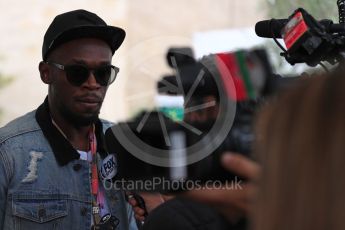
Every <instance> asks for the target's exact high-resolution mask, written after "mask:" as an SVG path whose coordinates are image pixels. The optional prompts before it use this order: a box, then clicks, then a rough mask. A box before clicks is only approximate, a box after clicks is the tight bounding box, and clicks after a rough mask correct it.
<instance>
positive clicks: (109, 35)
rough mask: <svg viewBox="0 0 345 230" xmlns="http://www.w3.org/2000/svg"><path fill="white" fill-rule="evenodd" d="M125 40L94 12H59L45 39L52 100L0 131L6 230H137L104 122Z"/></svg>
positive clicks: (1, 220) (1, 217)
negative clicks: (117, 180)
mask: <svg viewBox="0 0 345 230" xmlns="http://www.w3.org/2000/svg"><path fill="white" fill-rule="evenodd" d="M124 38H125V31H124V30H123V29H121V28H117V27H113V26H108V25H107V24H106V23H105V22H104V21H103V20H102V19H101V18H99V17H98V16H97V15H96V14H93V13H91V12H88V11H85V10H76V11H71V12H67V13H64V14H60V15H58V16H57V17H55V19H54V21H53V22H52V23H51V25H50V26H49V28H48V30H47V32H46V34H45V36H44V41H43V48H42V58H43V61H41V62H40V64H39V71H40V76H41V79H42V81H43V82H44V83H45V84H47V85H48V96H47V97H46V99H45V101H44V102H43V104H42V105H40V106H39V107H38V109H37V110H35V111H32V112H30V113H28V114H26V115H24V116H22V117H20V118H17V119H15V120H14V121H12V122H10V123H9V124H7V125H6V126H5V127H3V128H1V129H0V174H1V175H2V176H1V177H0V197H1V199H0V229H35V230H36V229H90V228H91V229H115V228H116V229H136V224H135V221H134V218H133V212H132V209H131V207H130V206H129V205H128V204H127V202H126V201H125V199H124V192H123V191H121V190H117V189H116V188H115V187H114V186H112V179H113V177H114V176H115V174H116V170H117V163H116V159H115V157H114V155H113V154H112V153H109V152H107V150H106V147H105V145H104V141H103V133H104V131H105V129H106V128H108V127H109V126H110V125H111V124H110V123H109V122H106V121H103V120H100V119H99V118H98V115H99V111H100V108H101V105H102V102H103V99H104V97H105V94H106V91H107V88H108V86H109V85H110V84H111V83H112V82H113V81H114V80H115V78H116V75H117V73H118V72H119V69H118V68H117V67H115V66H113V65H112V64H111V60H112V56H113V54H114V53H115V51H116V50H117V49H118V48H119V47H120V45H121V44H122V42H123V40H124Z"/></svg>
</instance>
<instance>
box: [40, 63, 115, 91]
mask: <svg viewBox="0 0 345 230" xmlns="http://www.w3.org/2000/svg"><path fill="white" fill-rule="evenodd" d="M45 63H46V64H48V65H52V66H54V67H56V68H58V69H61V70H63V71H65V73H66V78H67V80H68V82H69V83H71V84H72V85H74V86H80V85H81V84H83V83H84V82H85V81H87V79H88V78H89V76H90V73H91V72H92V74H93V75H94V76H95V78H96V81H97V83H98V84H100V85H101V86H108V85H110V84H111V83H113V82H114V81H115V78H116V75H117V74H118V73H119V71H120V69H119V68H118V67H116V66H113V65H105V66H100V67H97V68H94V69H91V68H88V67H86V66H84V65H78V64H73V65H61V64H58V63H54V62H45Z"/></svg>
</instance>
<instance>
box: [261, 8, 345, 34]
mask: <svg viewBox="0 0 345 230" xmlns="http://www.w3.org/2000/svg"><path fill="white" fill-rule="evenodd" d="M344 14H345V13H344ZM288 22H289V20H288V19H271V20H264V21H260V22H257V23H256V24H255V33H256V35H258V36H259V37H262V38H273V36H274V37H275V38H282V35H281V32H282V29H283V28H284V26H285V25H286V24H287V23H288ZM318 22H319V23H320V24H321V25H323V26H324V28H325V31H326V32H328V33H344V32H345V24H335V23H333V22H332V21H331V20H328V19H323V20H320V21H318Z"/></svg>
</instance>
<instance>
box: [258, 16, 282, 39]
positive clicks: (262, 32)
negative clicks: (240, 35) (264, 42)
mask: <svg viewBox="0 0 345 230" xmlns="http://www.w3.org/2000/svg"><path fill="white" fill-rule="evenodd" d="M288 21H289V20H288V19H271V20H264V21H260V22H257V23H256V24H255V33H256V35H258V36H259V37H262V38H273V37H275V38H282V35H281V31H282V29H283V28H284V26H285V25H286V23H288Z"/></svg>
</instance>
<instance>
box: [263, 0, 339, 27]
mask: <svg viewBox="0 0 345 230" xmlns="http://www.w3.org/2000/svg"><path fill="white" fill-rule="evenodd" d="M264 2H265V8H266V9H268V12H267V13H268V15H267V16H269V17H271V18H287V17H289V16H290V15H291V14H292V13H293V12H294V11H295V10H296V9H297V8H299V7H302V8H304V9H305V10H307V11H308V12H309V13H310V14H311V15H312V16H313V17H314V18H316V19H332V20H333V21H334V22H335V23H338V22H339V17H338V6H337V0H264Z"/></svg>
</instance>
